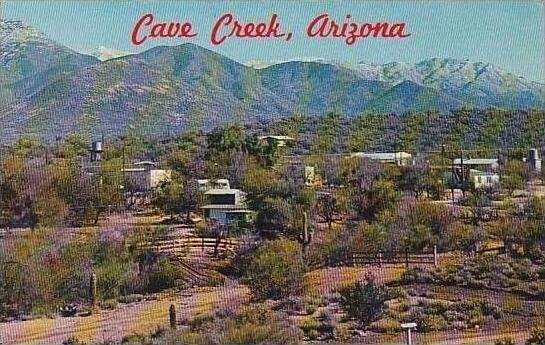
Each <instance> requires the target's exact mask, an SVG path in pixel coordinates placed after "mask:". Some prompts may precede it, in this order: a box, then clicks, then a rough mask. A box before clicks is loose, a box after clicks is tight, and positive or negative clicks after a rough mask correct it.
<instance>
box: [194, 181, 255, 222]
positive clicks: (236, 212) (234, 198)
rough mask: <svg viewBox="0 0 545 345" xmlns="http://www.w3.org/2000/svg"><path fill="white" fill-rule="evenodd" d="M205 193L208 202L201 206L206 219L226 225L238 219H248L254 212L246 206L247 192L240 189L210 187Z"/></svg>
mask: <svg viewBox="0 0 545 345" xmlns="http://www.w3.org/2000/svg"><path fill="white" fill-rule="evenodd" d="M204 195H206V197H207V198H208V204H207V205H205V206H203V207H201V208H202V209H203V210H204V216H205V218H206V219H215V220H216V221H218V223H220V224H224V225H226V224H229V223H230V222H231V221H234V220H237V219H247V216H248V215H249V214H251V213H252V211H250V210H249V209H248V208H247V206H246V193H244V192H243V191H241V190H239V189H210V190H208V191H206V192H205V193H204Z"/></svg>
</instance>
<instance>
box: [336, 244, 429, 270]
mask: <svg viewBox="0 0 545 345" xmlns="http://www.w3.org/2000/svg"><path fill="white" fill-rule="evenodd" d="M350 259H351V261H352V262H351V264H352V266H354V267H357V266H363V265H378V266H379V267H381V266H382V265H399V264H403V265H405V266H406V267H409V265H410V264H413V265H433V266H435V267H437V261H438V254H437V247H434V250H433V253H409V252H376V253H358V252H356V253H352V257H351V258H350ZM345 264H348V263H345Z"/></svg>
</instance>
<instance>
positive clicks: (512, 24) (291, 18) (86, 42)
mask: <svg viewBox="0 0 545 345" xmlns="http://www.w3.org/2000/svg"><path fill="white" fill-rule="evenodd" d="M0 6H1V8H0V15H1V16H2V17H3V18H4V19H11V20H22V21H24V22H26V23H28V24H30V25H32V26H34V27H36V28H37V29H39V30H40V31H42V32H44V33H45V34H46V35H47V36H49V37H50V38H52V39H54V40H56V41H58V42H60V43H62V44H64V45H66V46H68V47H70V48H72V49H74V50H77V51H81V52H86V51H91V50H93V49H95V48H97V47H99V46H105V47H108V48H114V49H119V50H123V51H128V52H139V51H143V50H147V49H149V48H151V47H153V46H155V45H175V44H181V43H186V42H188V41H187V40H184V39H175V40H172V39H168V40H153V41H148V42H145V43H144V44H143V45H140V46H134V45H132V44H131V42H130V33H131V29H132V27H133V26H134V24H135V22H136V21H137V19H138V18H140V17H141V16H142V15H143V14H145V13H152V14H153V15H154V16H155V18H156V19H158V20H163V21H191V22H192V23H193V26H194V31H196V32H198V35H197V37H195V38H194V39H192V40H191V41H190V42H193V43H196V44H199V45H201V46H203V47H206V48H210V49H212V50H214V51H217V52H219V53H221V54H223V55H226V56H228V57H230V58H233V59H235V60H237V61H239V62H243V63H245V62H248V61H264V62H274V61H284V60H290V59H296V58H322V59H327V60H338V61H344V62H349V63H357V62H366V63H377V64H383V63H388V62H394V61H395V62H408V63H414V62H418V61H421V60H424V59H429V58H432V57H449V58H456V59H464V60H465V59H467V60H470V61H472V62H477V61H482V62H487V63H492V64H494V65H497V66H499V67H500V68H502V69H504V70H506V71H508V72H511V73H514V74H517V75H522V76H524V77H526V78H528V79H530V80H535V81H541V82H544V81H545V39H544V37H545V35H543V32H545V3H544V2H541V1H538V0H533V1H504V0H485V1H463V0H462V1H460V0H459V1H449V2H447V1H398V2H394V1H380V2H378V1H350V0H345V1H323V0H322V1H316V0H315V1H305V0H303V1H297V2H295V1H276V2H274V3H273V2H265V1H204V0H200V1H179V2H174V1H157V0H156V1H111V2H110V1H89V0H87V1H44V0H42V1H17V0H0ZM226 12H230V13H232V14H234V16H235V17H236V18H238V19H240V20H241V21H248V20H251V21H259V20H268V19H269V18H270V16H271V15H272V13H277V14H278V17H279V22H280V25H281V28H282V29H283V31H291V32H293V38H292V39H291V40H290V41H289V42H286V41H285V40H263V39H261V40H255V39H238V40H234V39H231V40H227V41H226V42H225V43H223V44H222V45H219V46H213V45H212V44H211V43H210V28H211V27H212V25H213V23H214V22H215V21H216V20H217V18H218V17H219V16H220V15H221V14H223V13H226ZM322 13H328V14H329V15H330V17H331V18H334V19H336V20H338V21H342V20H343V19H344V17H345V16H346V15H347V14H351V15H352V20H353V21H354V22H358V23H364V22H369V23H376V22H381V21H388V22H405V23H406V25H407V28H406V30H407V31H408V32H409V33H410V34H411V35H410V36H409V37H408V38H405V39H384V38H368V39H361V40H358V41H357V42H356V43H355V44H353V45H346V44H345V43H344V41H342V40H340V39H313V38H308V37H306V34H305V32H306V27H307V25H308V23H309V22H310V20H311V19H312V18H314V17H315V16H317V15H319V14H322Z"/></svg>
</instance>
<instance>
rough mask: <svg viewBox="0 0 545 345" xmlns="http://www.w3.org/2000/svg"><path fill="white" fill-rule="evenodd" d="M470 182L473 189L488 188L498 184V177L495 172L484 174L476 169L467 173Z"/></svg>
mask: <svg viewBox="0 0 545 345" xmlns="http://www.w3.org/2000/svg"><path fill="white" fill-rule="evenodd" d="M469 178H470V181H471V182H473V185H474V186H475V188H477V189H478V188H483V187H490V186H493V185H496V184H498V183H500V175H499V174H497V173H495V172H486V171H480V170H476V169H471V170H470V171H469Z"/></svg>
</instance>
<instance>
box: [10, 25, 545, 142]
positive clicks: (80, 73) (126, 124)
mask: <svg viewBox="0 0 545 345" xmlns="http://www.w3.org/2000/svg"><path fill="white" fill-rule="evenodd" d="M0 42H4V43H6V42H9V43H6V44H1V45H0V62H2V61H4V62H5V63H0V77H4V78H3V80H4V81H3V82H2V84H3V87H2V90H0V100H2V101H3V104H5V107H4V108H2V107H0V121H1V122H2V123H3V126H2V127H3V128H1V129H0V136H1V137H2V138H7V139H6V140H8V141H9V140H13V139H14V138H16V137H17V136H19V135H21V134H35V135H38V136H42V137H51V136H53V135H68V134H70V133H82V134H85V135H87V136H98V135H103V134H108V135H109V134H111V135H120V134H123V133H125V132H127V131H137V132H142V133H148V132H153V133H156V134H161V133H163V132H164V133H171V132H176V131H179V130H183V129H187V128H195V129H197V128H199V129H209V128H213V127H215V126H217V125H221V124H224V123H229V122H249V123H251V122H255V121H268V120H274V119H280V118H283V117H287V116H290V115H292V114H294V113H300V114H303V115H305V116H321V115H324V114H326V113H329V112H336V113H339V114H340V115H342V116H345V117H354V116H357V115H359V114H361V113H363V112H369V111H372V112H378V113H404V112H407V111H438V112H443V113H446V112H449V111H450V110H452V109H455V108H458V107H474V108H506V109H529V108H543V107H544V106H545V85H543V84H541V83H538V82H532V81H528V80H527V79H525V78H523V77H519V76H515V75H513V74H511V73H507V72H504V71H503V70H501V69H500V68H498V67H496V66H493V65H491V64H489V63H485V62H469V61H468V60H460V59H453V58H431V59H427V60H423V61H420V62H417V63H414V64H411V63H395V62H394V63H386V64H382V65H379V64H363V63H357V64H351V63H344V62H331V61H327V60H324V59H315V60H313V61H298V60H290V61H285V62H280V63H275V64H271V65H268V66H265V67H262V68H254V67H252V66H248V64H243V63H240V62H238V61H235V60H233V59H230V58H228V57H226V56H224V55H222V54H220V53H217V52H214V51H212V50H209V49H207V48H204V47H201V46H199V45H196V44H192V43H185V44H181V45H177V46H156V47H153V48H151V49H148V50H146V51H144V52H141V53H137V54H129V55H123V56H117V57H115V58H112V59H106V60H105V61H100V59H98V58H96V57H93V56H89V55H85V54H81V53H78V52H75V51H73V50H72V49H70V48H67V47H65V46H63V45H61V44H58V43H56V42H55V41H52V40H50V39H49V38H47V37H45V35H43V34H41V33H39V32H38V31H37V30H35V29H33V28H32V27H30V26H27V25H25V24H24V23H21V22H7V23H6V21H0ZM14 47H15V48H14ZM2 59H4V60H2Z"/></svg>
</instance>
